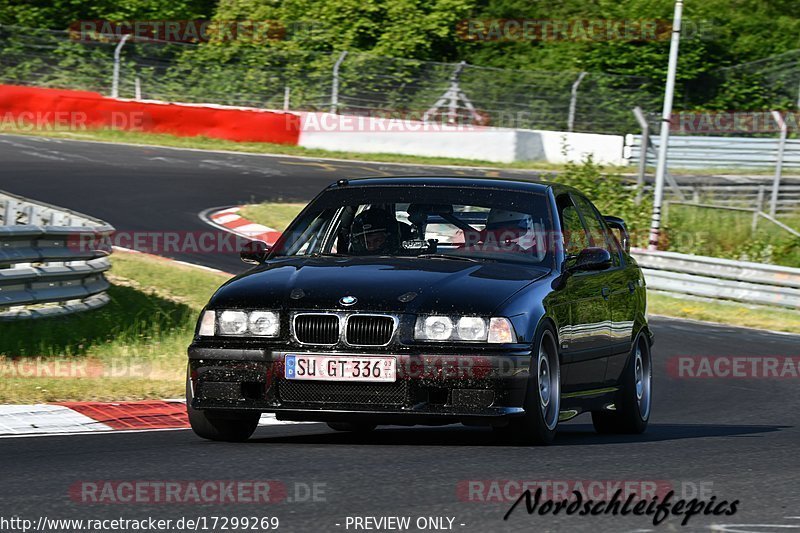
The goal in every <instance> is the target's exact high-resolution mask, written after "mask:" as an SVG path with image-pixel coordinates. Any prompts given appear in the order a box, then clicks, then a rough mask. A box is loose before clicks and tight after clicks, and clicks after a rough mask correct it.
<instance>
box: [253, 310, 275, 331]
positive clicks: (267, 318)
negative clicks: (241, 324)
mask: <svg viewBox="0 0 800 533" xmlns="http://www.w3.org/2000/svg"><path fill="white" fill-rule="evenodd" d="M280 329H281V322H280V320H279V318H278V313H276V312H275V311H253V312H252V313H250V333H252V334H253V335H258V336H259V337H277V336H278V333H280Z"/></svg>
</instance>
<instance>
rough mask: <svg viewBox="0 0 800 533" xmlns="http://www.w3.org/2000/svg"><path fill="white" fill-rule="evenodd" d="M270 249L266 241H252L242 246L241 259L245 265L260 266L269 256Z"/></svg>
mask: <svg viewBox="0 0 800 533" xmlns="http://www.w3.org/2000/svg"><path fill="white" fill-rule="evenodd" d="M269 252H270V247H269V245H268V244H267V243H265V242H264V241H250V242H248V243H246V244H245V245H244V246H242V249H241V250H240V251H239V257H240V258H241V260H242V261H243V262H245V263H251V264H254V265H260V264H261V263H263V262H264V261H265V260H266V259H267V256H268V255H269Z"/></svg>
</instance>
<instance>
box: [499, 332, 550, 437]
mask: <svg viewBox="0 0 800 533" xmlns="http://www.w3.org/2000/svg"><path fill="white" fill-rule="evenodd" d="M533 346H534V349H533V356H532V357H531V368H530V373H529V377H528V387H527V391H526V393H525V405H524V408H525V414H524V415H521V416H516V417H514V418H511V419H510V420H509V423H508V425H507V426H503V427H499V428H496V431H497V432H498V433H499V434H500V435H501V436H502V437H503V438H504V439H506V440H510V441H511V442H514V443H517V444H523V445H535V446H542V445H547V444H550V443H552V442H553V439H555V436H556V431H557V429H558V415H559V408H560V406H561V364H560V361H559V356H558V343H557V342H556V335H555V332H554V331H553V328H552V327H551V326H550V325H549V324H546V325H544V326H543V327H542V328H541V329H540V331H539V332H538V333H537V334H536V340H535V342H534V343H533ZM540 354H545V355H546V357H545V361H546V362H545V366H544V368H543V366H542V358H541V357H540ZM545 379H547V382H546V384H545V388H543V387H542V384H543V383H545V382H544V380H545ZM545 400H546V401H545Z"/></svg>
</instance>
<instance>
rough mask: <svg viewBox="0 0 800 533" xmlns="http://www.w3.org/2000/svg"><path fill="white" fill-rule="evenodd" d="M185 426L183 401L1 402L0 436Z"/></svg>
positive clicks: (268, 422)
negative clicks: (11, 403)
mask: <svg viewBox="0 0 800 533" xmlns="http://www.w3.org/2000/svg"><path fill="white" fill-rule="evenodd" d="M307 423H308V422H289V421H283V420H277V419H276V418H275V415H273V414H263V415H261V421H260V422H259V425H260V426H277V425H288V424H307ZM188 428H189V419H188V418H187V416H186V405H185V403H184V402H183V401H182V400H145V401H137V402H63V403H54V404H35V405H0V438H1V437H23V436H34V435H63V434H76V433H77V434H84V433H96V432H110V431H154V430H168V429H188Z"/></svg>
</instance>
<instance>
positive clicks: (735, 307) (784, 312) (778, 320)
mask: <svg viewBox="0 0 800 533" xmlns="http://www.w3.org/2000/svg"><path fill="white" fill-rule="evenodd" d="M647 311H648V313H649V314H652V315H662V316H670V317H676V318H690V319H692V320H702V321H704V322H717V323H720V324H729V325H734V326H746V327H750V328H756V329H768V330H772V331H786V332H789V333H800V313H798V312H797V311H792V310H791V309H781V308H772V307H763V306H755V305H753V306H751V305H745V304H741V303H737V302H725V301H713V302H710V301H703V300H694V299H684V298H674V297H672V296H666V295H664V294H660V293H653V292H650V293H648V295H647Z"/></svg>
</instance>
